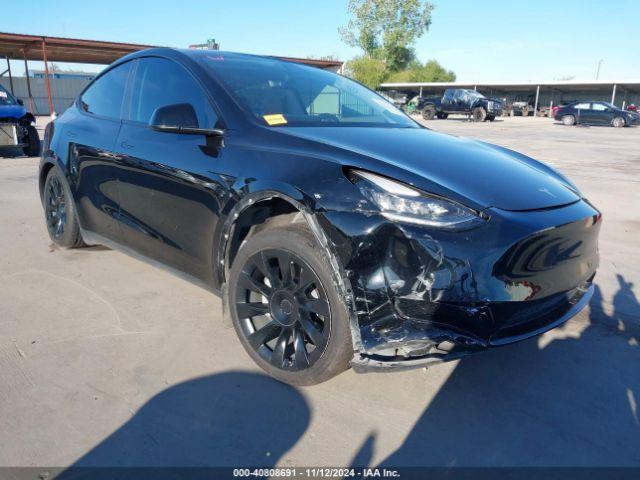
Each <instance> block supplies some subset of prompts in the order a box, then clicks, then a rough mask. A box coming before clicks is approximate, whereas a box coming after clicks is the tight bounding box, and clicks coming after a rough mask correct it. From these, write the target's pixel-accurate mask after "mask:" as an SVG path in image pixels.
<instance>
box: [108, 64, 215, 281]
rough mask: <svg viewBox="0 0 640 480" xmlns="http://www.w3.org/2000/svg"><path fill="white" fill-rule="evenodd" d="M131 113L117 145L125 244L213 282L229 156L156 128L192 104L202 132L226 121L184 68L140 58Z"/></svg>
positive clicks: (196, 138) (193, 138)
mask: <svg viewBox="0 0 640 480" xmlns="http://www.w3.org/2000/svg"><path fill="white" fill-rule="evenodd" d="M131 91H132V93H131V99H130V108H129V112H128V115H127V118H126V119H125V120H123V125H122V129H121V131H120V135H119V137H118V140H117V149H118V151H119V153H120V155H121V158H122V164H121V168H120V170H119V172H118V180H119V192H120V217H121V221H122V230H123V236H124V241H125V243H126V244H127V245H128V246H130V247H131V248H133V249H134V250H136V251H137V252H138V253H141V254H142V255H144V256H146V257H149V258H151V259H154V260H157V261H160V262H162V263H164V264H166V265H169V266H171V267H173V268H176V269H178V270H180V271H183V272H186V273H188V274H189V275H191V276H194V277H197V278H199V279H201V280H205V281H208V280H210V278H209V276H210V272H211V266H212V262H213V258H212V257H213V250H212V247H213V235H214V231H215V228H216V226H217V222H218V214H219V211H220V203H221V198H222V197H224V196H225V195H226V193H227V188H226V184H225V182H224V181H223V179H222V178H221V177H219V176H218V175H217V174H216V173H214V172H218V171H220V170H219V163H220V161H221V159H222V158H223V157H224V155H225V149H224V148H222V147H221V148H220V149H218V150H217V152H215V155H214V154H213V153H212V152H211V151H210V150H207V149H203V148H202V147H204V146H205V145H206V138H205V137H204V136H203V135H187V134H177V133H168V132H158V131H155V130H153V129H151V128H150V127H149V121H150V119H151V116H152V114H153V112H154V111H155V110H156V109H157V108H158V107H162V106H167V105H173V104H179V103H188V104H190V105H192V106H193V107H194V109H195V112H196V114H197V118H198V124H199V127H200V128H214V127H219V126H220V123H219V116H218V114H217V113H216V111H215V109H214V107H213V105H212V102H211V99H210V98H209V97H208V95H207V94H206V93H205V90H204V89H203V88H202V87H201V85H200V83H199V82H198V81H197V80H196V79H195V78H194V77H193V76H192V75H191V73H190V72H189V71H187V70H186V69H185V68H184V67H183V66H181V65H180V64H178V63H176V62H174V61H172V60H169V59H166V58H159V57H143V58H140V59H139V60H138V64H137V67H136V74H135V78H134V80H133V82H132V89H131Z"/></svg>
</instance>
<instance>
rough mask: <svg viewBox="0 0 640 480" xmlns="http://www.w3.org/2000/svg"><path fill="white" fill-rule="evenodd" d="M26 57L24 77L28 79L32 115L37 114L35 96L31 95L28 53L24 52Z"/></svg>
mask: <svg viewBox="0 0 640 480" xmlns="http://www.w3.org/2000/svg"><path fill="white" fill-rule="evenodd" d="M22 54H23V55H24V75H25V77H27V93H28V95H29V107H30V111H31V113H33V114H34V115H35V114H36V109H35V108H34V107H35V104H34V102H33V95H32V94H31V79H30V78H29V64H28V63H27V52H25V51H24V50H23V51H22Z"/></svg>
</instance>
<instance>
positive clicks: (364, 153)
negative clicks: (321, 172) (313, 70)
mask: <svg viewBox="0 0 640 480" xmlns="http://www.w3.org/2000/svg"><path fill="white" fill-rule="evenodd" d="M278 130H280V131H284V132H285V133H287V134H289V135H293V136H296V137H299V138H303V139H306V140H309V141H312V142H318V143H321V144H323V145H330V146H333V147H335V148H338V149H340V150H342V151H345V152H344V153H345V156H344V160H341V159H340V160H339V161H341V162H343V163H344V164H345V165H349V166H352V167H358V168H363V169H368V170H371V171H374V172H376V171H377V172H378V173H382V174H387V175H393V174H394V171H393V170H395V169H393V168H392V169H389V168H385V167H397V168H400V169H403V170H404V171H405V172H411V173H413V174H414V175H402V177H404V178H399V179H401V180H404V181H409V182H410V183H412V184H414V185H415V186H417V187H419V188H423V189H425V190H426V191H432V192H433V188H431V187H433V183H435V184H437V185H439V186H440V187H442V188H444V189H445V190H448V191H450V192H453V193H455V194H456V196H462V197H464V198H467V199H469V200H471V201H473V202H475V203H476V204H477V205H482V206H483V207H485V208H488V207H497V208H501V209H504V210H536V209H543V208H552V207H557V206H561V205H566V204H569V203H573V202H576V201H577V200H579V199H580V196H579V195H578V194H577V193H576V192H574V191H573V190H572V189H571V188H570V187H569V185H568V182H566V181H564V179H563V178H562V177H560V176H559V175H558V174H557V173H556V172H555V171H554V170H552V169H551V168H550V167H547V166H546V165H544V164H542V163H540V162H537V161H535V160H533V159H530V158H529V157H526V156H525V155H521V154H519V153H516V152H513V151H511V150H508V149H506V148H502V147H498V146H495V145H490V144H487V143H483V142H479V141H475V140H471V139H466V138H459V137H454V136H451V135H445V134H441V133H436V132H433V131H430V130H427V129H422V128H371V127H280V128H279V129H278ZM351 153H355V154H356V155H351ZM385 170H387V171H385ZM434 193H437V192H434Z"/></svg>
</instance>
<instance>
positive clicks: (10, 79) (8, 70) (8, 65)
mask: <svg viewBox="0 0 640 480" xmlns="http://www.w3.org/2000/svg"><path fill="white" fill-rule="evenodd" d="M7 72H9V86H10V87H11V95H13V96H15V93H14V91H13V76H12V75H11V62H10V61H9V57H7Z"/></svg>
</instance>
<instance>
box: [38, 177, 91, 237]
mask: <svg viewBox="0 0 640 480" xmlns="http://www.w3.org/2000/svg"><path fill="white" fill-rule="evenodd" d="M42 202H43V206H44V217H45V222H46V225H47V231H48V232H49V237H50V238H51V241H52V242H53V243H55V244H56V245H58V246H60V247H63V248H79V247H84V246H85V245H86V244H85V243H84V241H83V240H82V235H81V234H80V226H79V224H78V217H77V215H76V208H75V205H74V203H73V197H72V196H71V191H70V190H69V187H68V186H67V182H66V180H65V179H64V178H63V176H62V174H60V172H59V171H58V169H57V168H56V167H53V168H52V169H51V170H49V173H48V174H47V179H46V180H45V182H44V192H43V195H42Z"/></svg>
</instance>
